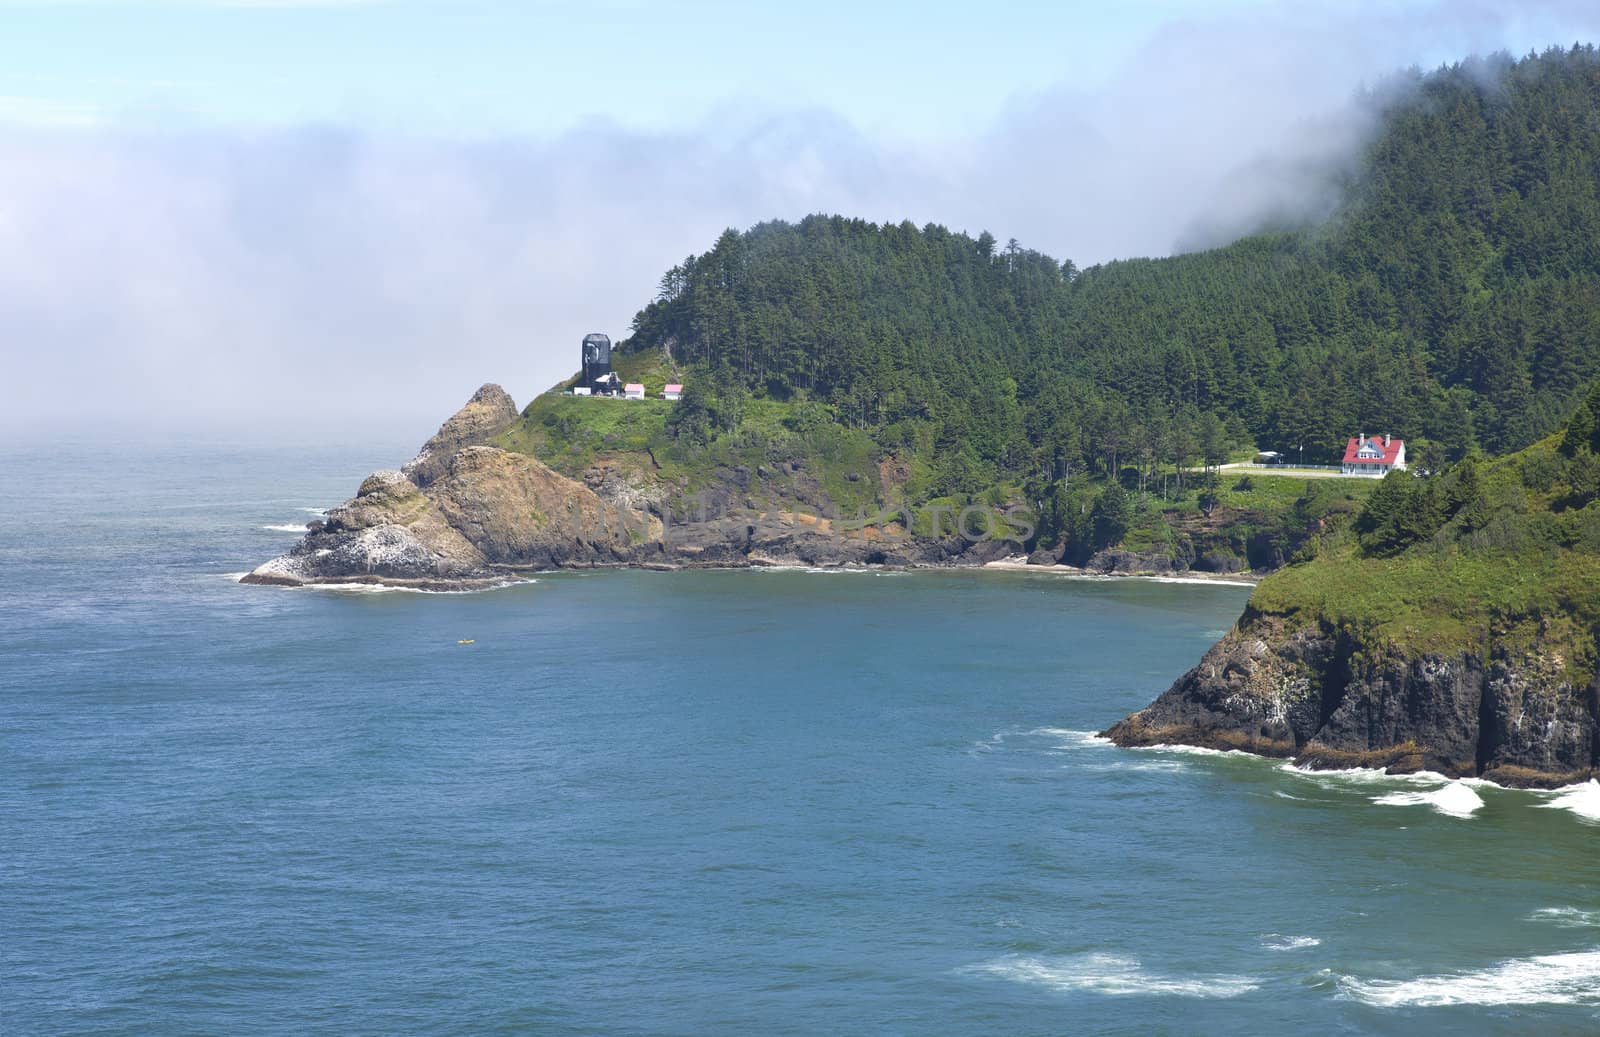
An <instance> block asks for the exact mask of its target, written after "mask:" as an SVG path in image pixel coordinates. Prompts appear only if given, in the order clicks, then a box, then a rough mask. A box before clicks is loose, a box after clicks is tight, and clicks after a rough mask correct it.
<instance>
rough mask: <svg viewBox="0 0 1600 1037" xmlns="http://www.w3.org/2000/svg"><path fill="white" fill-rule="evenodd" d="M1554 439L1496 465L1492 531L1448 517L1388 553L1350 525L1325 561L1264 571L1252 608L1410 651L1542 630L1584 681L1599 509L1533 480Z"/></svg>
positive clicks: (1512, 645) (1475, 646) (1547, 643)
mask: <svg viewBox="0 0 1600 1037" xmlns="http://www.w3.org/2000/svg"><path fill="white" fill-rule="evenodd" d="M1555 442H1556V441H1555V439H1554V438H1552V439H1549V440H1546V441H1544V442H1542V443H1540V444H1536V445H1535V446H1533V447H1530V448H1528V449H1527V450H1524V451H1521V452H1520V453H1518V454H1513V455H1510V456H1508V457H1505V458H1501V459H1499V460H1497V461H1495V462H1492V463H1490V464H1488V465H1486V466H1485V474H1484V486H1485V490H1486V497H1487V499H1488V500H1490V501H1491V502H1492V506H1493V509H1494V511H1495V512H1496V516H1497V517H1496V519H1495V520H1494V521H1492V522H1491V523H1490V527H1489V529H1490V532H1488V533H1481V534H1478V535H1476V536H1473V535H1470V534H1469V535H1466V536H1463V535H1461V533H1460V531H1459V530H1457V529H1452V528H1451V527H1450V526H1447V527H1446V528H1445V529H1444V530H1442V531H1441V533H1440V534H1439V535H1437V536H1435V537H1434V538H1433V540H1432V541H1429V542H1424V543H1421V544H1417V545H1414V546H1413V547H1411V548H1410V549H1408V550H1407V551H1406V552H1404V553H1403V554H1401V555H1399V556H1396V557H1390V558H1382V557H1370V556H1367V555H1366V554H1364V553H1363V552H1362V550H1361V548H1360V545H1359V544H1358V542H1357V540H1356V537H1355V536H1354V535H1353V534H1352V533H1351V532H1350V531H1349V530H1348V529H1341V530H1338V531H1336V532H1333V533H1331V534H1330V535H1329V536H1328V537H1326V538H1325V540H1324V543H1323V549H1322V551H1321V553H1320V554H1319V555H1318V556H1317V557H1316V558H1315V559H1313V560H1311V561H1309V562H1304V563H1300V564H1295V565H1291V566H1289V567H1287V568H1285V569H1283V570H1281V571H1279V572H1277V573H1275V574H1273V575H1272V576H1270V577H1268V578H1267V579H1266V580H1264V581H1263V582H1262V583H1261V585H1260V586H1259V587H1257V588H1256V591H1255V593H1254V594H1253V595H1252V596H1251V599H1250V604H1251V607H1252V608H1253V609H1254V610H1257V611H1260V612H1267V613H1273V614H1277V615H1283V616H1286V617H1288V618H1289V619H1290V620H1291V622H1293V623H1294V624H1296V625H1306V624H1312V623H1325V624H1328V625H1332V626H1336V627H1342V628H1346V629H1350V630H1353V631H1359V632H1361V634H1362V636H1363V638H1364V640H1366V641H1367V642H1368V643H1371V644H1388V645H1393V646H1396V647H1399V648H1401V649H1406V650H1411V651H1433V652H1441V653H1448V652H1455V651H1479V652H1489V651H1493V650H1499V651H1507V652H1517V651H1520V650H1523V649H1527V648H1529V647H1531V646H1532V645H1533V644H1534V642H1535V640H1537V641H1538V643H1539V645H1540V646H1541V651H1544V652H1545V653H1547V654H1549V653H1552V652H1553V653H1555V655H1557V656H1559V659H1558V660H1557V662H1558V663H1559V665H1560V666H1561V668H1563V669H1565V670H1566V671H1567V672H1568V677H1569V679H1570V680H1572V681H1573V683H1574V684H1575V685H1577V686H1582V685H1583V684H1585V683H1587V681H1588V680H1589V678H1590V677H1591V676H1592V675H1593V673H1594V657H1595V635H1596V631H1597V630H1600V543H1595V542H1593V541H1594V539H1595V538H1594V534H1593V531H1592V529H1591V527H1594V526H1597V525H1600V523H1597V522H1596V520H1597V519H1600V510H1597V505H1590V506H1589V507H1588V508H1585V509H1583V510H1582V511H1573V510H1563V509H1562V507H1561V505H1562V499H1561V498H1562V495H1563V491H1564V489H1565V488H1564V487H1562V486H1560V485H1555V486H1551V487H1547V488H1546V489H1545V490H1544V491H1542V492H1537V491H1534V490H1532V489H1530V488H1529V487H1528V486H1526V485H1525V481H1524V478H1523V474H1522V473H1523V471H1524V467H1525V465H1526V464H1527V463H1528V462H1530V461H1538V460H1540V459H1539V457H1538V455H1540V454H1543V455H1546V457H1548V456H1550V455H1553V453H1554V446H1555ZM1495 530H1498V531H1499V532H1498V533H1496V532H1494V531H1495ZM1586 530H1589V532H1585V531H1586Z"/></svg>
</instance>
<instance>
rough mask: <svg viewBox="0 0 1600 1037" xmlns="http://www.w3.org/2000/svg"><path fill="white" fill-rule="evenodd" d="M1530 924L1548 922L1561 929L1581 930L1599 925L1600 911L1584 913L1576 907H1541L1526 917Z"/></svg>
mask: <svg viewBox="0 0 1600 1037" xmlns="http://www.w3.org/2000/svg"><path fill="white" fill-rule="evenodd" d="M1528 920H1529V921H1532V922H1549V923H1550V924H1551V925H1559V926H1561V927H1562V928H1563V929H1582V928H1587V927H1589V926H1594V925H1600V911H1585V910H1583V909H1582V908H1578V907H1541V908H1540V909H1539V910H1537V911H1535V912H1534V913H1533V914H1531V915H1529V916H1528Z"/></svg>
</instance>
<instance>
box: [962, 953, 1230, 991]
mask: <svg viewBox="0 0 1600 1037" xmlns="http://www.w3.org/2000/svg"><path fill="white" fill-rule="evenodd" d="M967 971H969V972H973V973H977V974H979V975H985V976H994V977H996V978H999V979H1005V980H1010V981H1012V982H1015V983H1029V984H1033V985H1035V986H1043V987H1049V988H1050V989H1052V990H1059V991H1062V992H1075V991H1086V992H1090V993H1095V994H1107V995H1110V996H1113V997H1124V996H1128V995H1144V996H1147V997H1149V996H1160V997H1197V998H1227V997H1238V996H1239V995H1240V994H1248V993H1249V992H1250V991H1252V990H1255V989H1257V988H1258V987H1259V986H1260V983H1259V982H1257V981H1256V980H1254V979H1252V978H1250V977H1249V976H1169V975H1163V974H1162V973H1159V972H1153V971H1151V970H1149V969H1146V968H1145V967H1144V966H1143V965H1141V964H1140V963H1139V959H1137V958H1127V957H1122V956H1121V955H1115V954H1075V955H1072V956H1070V957H1064V958H1027V957H1016V956H1007V957H1004V958H998V959H996V960H994V961H989V962H984V963H983V964H982V965H974V966H972V967H971V968H970V969H968V970H967Z"/></svg>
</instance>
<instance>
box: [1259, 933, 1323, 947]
mask: <svg viewBox="0 0 1600 1037" xmlns="http://www.w3.org/2000/svg"><path fill="white" fill-rule="evenodd" d="M1321 943H1322V941H1321V940H1319V939H1317V938H1316V937H1315V936H1284V935H1282V934H1281V933H1267V934H1266V935H1265V936H1263V937H1261V946H1263V947H1265V948H1266V949H1267V950H1269V951H1303V950H1305V949H1307V948H1308V947H1316V946H1319V945H1321Z"/></svg>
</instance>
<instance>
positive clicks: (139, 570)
mask: <svg viewBox="0 0 1600 1037" xmlns="http://www.w3.org/2000/svg"><path fill="white" fill-rule="evenodd" d="M408 445H409V444H402V443H375V444H365V445H362V446H359V447H358V446H350V445H337V446H335V445H328V444H326V443H324V444H322V445H313V446H307V447H303V448H296V449H264V448H259V447H250V446H238V447H230V446H228V445H226V444H219V443H214V442H208V443H189V444H172V443H167V444H155V445H148V444H147V445H139V444H114V445H111V446H106V445H104V444H65V445H63V444H55V445H52V446H50V447H49V448H38V447H19V446H6V447H0V477H3V478H4V480H5V486H6V492H5V493H4V494H3V495H0V695H3V698H0V703H3V706H0V1031H3V1032H4V1033H6V1034H8V1035H9V1034H77V1033H82V1034H89V1033H93V1034H175V1033H295V1034H305V1033H312V1034H323V1033H325V1034H401V1033H404V1034H513V1033H540V1034H619V1033H629V1034H819V1033H874V1034H876V1033H885V1034H1096V1033H1137V1034H1152V1033H1185V1034H1186V1033H1224V1032H1268V1031H1272V1032H1294V1033H1300V1034H1339V1033H1352V1034H1354V1033H1392V1034H1408V1035H1409V1034H1426V1033H1462V1032H1473V1033H1498V1034H1521V1033H1530V1032H1537V1033H1541V1034H1561V1033H1572V1034H1581V1033H1593V1032H1595V1031H1596V1030H1600V854H1596V852H1595V850H1596V846H1597V840H1600V827H1597V826H1600V787H1597V786H1592V785H1591V786H1587V787H1582V788H1578V789H1574V790H1569V791H1565V792H1561V793H1536V792H1520V791H1510V790H1503V789H1497V788H1492V787H1484V786H1481V785H1477V784H1474V783H1468V782H1447V781H1444V780H1443V779H1439V778H1430V777H1426V776H1423V777H1412V778H1390V777H1384V776H1382V775H1376V774H1371V773H1361V772H1354V773H1343V774H1305V773H1300V772H1298V771H1296V770H1294V769H1293V768H1291V767H1288V766H1286V765H1284V764H1281V763H1278V762H1275V761H1267V760H1260V759H1255V758H1251V757H1245V756H1239V755H1231V754H1230V755H1223V754H1217V753H1207V752H1198V751H1183V750H1163V749H1155V750H1123V749H1118V748H1115V747H1112V746H1109V745H1107V744H1105V743H1104V742H1102V741H1101V740H1099V739H1098V738H1097V737H1096V736H1095V735H1094V732H1095V731H1097V730H1100V729H1103V728H1104V727H1106V726H1107V725H1109V724H1110V723H1111V722H1113V721H1114V720H1116V719H1118V718H1120V717H1121V716H1122V715H1124V714H1125V713H1127V712H1128V711H1130V710H1133V709H1137V708H1139V707H1141V706H1143V705H1145V704H1146V703H1147V702H1149V701H1150V699H1152V698H1153V697H1154V696H1155V695H1156V694H1158V693H1159V692H1161V691H1162V690H1164V689H1165V688H1166V687H1167V685H1168V684H1169V683H1170V682H1171V681H1172V680H1173V679H1174V678H1176V677H1177V676H1178V675H1179V674H1181V673H1182V672H1183V671H1184V670H1185V669H1186V668H1187V667H1188V666H1190V665H1192V664H1193V663H1194V662H1195V661H1196V660H1198V659H1199V657H1200V655H1201V654H1202V653H1203V652H1204V651H1205V649H1206V648H1207V647H1208V646H1209V645H1210V644H1211V642H1212V641H1214V640H1215V639H1216V638H1217V637H1218V636H1220V635H1221V633H1222V632H1223V631H1224V630H1225V629H1226V628H1227V627H1228V626H1229V625H1230V624H1231V623H1232V622H1233V620H1234V618H1235V617H1236V616H1237V615H1238V613H1239V611H1240V609H1241V607H1242V606H1243V604H1244V602H1245V599H1246V597H1247V595H1248V590H1247V589H1245V588H1239V587H1229V586H1215V585H1186V584H1163V583H1155V582H1146V581H1136V580H1120V581H1110V580H1101V581H1090V580H1080V579H1070V578H1065V577H1060V576H1055V575H1045V574H1029V573H1015V572H976V571H939V572H932V571H924V572H911V573H840V572H806V571H792V570H780V571H737V572H676V573H657V572H583V573H552V574H547V575H542V576H539V577H538V578H537V579H536V580H534V581H532V582H528V583H522V584H518V585H515V586H508V587H505V588H502V589H499V590H494V591H488V592H482V593H476V594H422V593H413V592H404V591H373V590H283V589H277V588H263V587H249V586H243V585H240V584H239V583H237V582H236V578H237V575H238V574H240V573H241V572H243V571H245V570H248V569H249V568H251V567H253V566H254V565H256V564H258V563H259V562H261V561H263V560H265V559H266V558H268V557H270V556H272V555H274V554H277V553H279V552H281V551H283V550H285V549H286V548H288V547H289V546H290V545H291V544H292V543H293V542H294V540H295V538H296V528H297V527H298V526H299V524H301V523H303V522H304V521H305V520H306V519H307V518H309V517H311V516H312V515H313V514H314V513H316V512H318V511H320V510H321V509H322V508H324V507H327V506H330V505H332V504H335V503H338V502H340V501H342V500H343V499H344V498H346V497H347V496H348V495H349V494H350V493H351V492H353V490H354V488H355V486H356V485H357V484H358V483H359V481H360V479H361V478H362V476H364V475H365V474H366V473H367V472H368V471H370V470H372V469H375V468H378V467H383V466H388V465H393V464H394V463H396V462H397V461H399V460H400V459H402V458H404V457H405V456H407V455H408V453H409V449H408ZM463 641H470V642H471V643H470V644H463V643H461V642H463Z"/></svg>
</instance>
